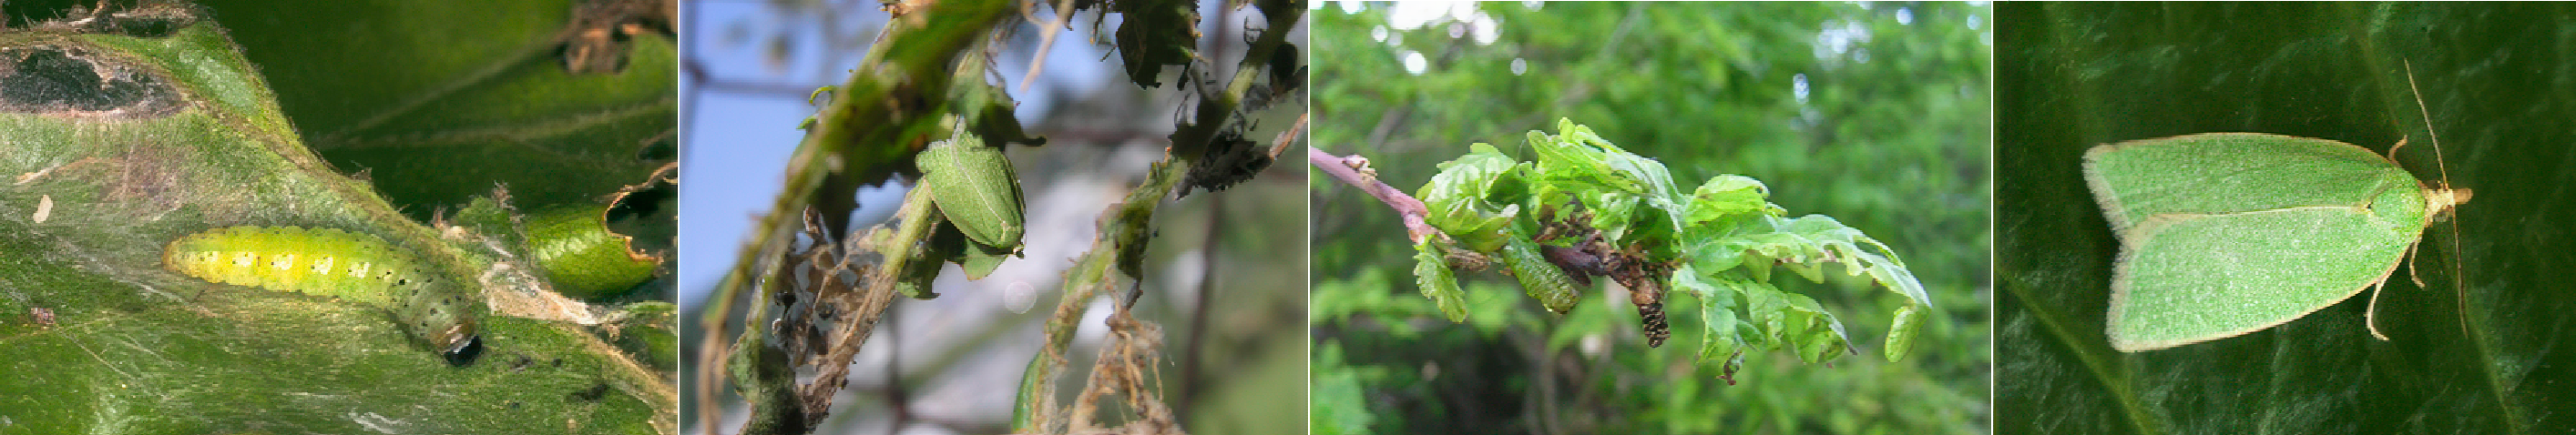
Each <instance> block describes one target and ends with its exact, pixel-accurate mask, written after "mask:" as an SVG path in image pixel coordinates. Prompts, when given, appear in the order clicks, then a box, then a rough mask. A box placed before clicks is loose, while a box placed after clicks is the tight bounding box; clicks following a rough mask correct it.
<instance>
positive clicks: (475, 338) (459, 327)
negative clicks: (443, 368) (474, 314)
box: [433, 320, 483, 367]
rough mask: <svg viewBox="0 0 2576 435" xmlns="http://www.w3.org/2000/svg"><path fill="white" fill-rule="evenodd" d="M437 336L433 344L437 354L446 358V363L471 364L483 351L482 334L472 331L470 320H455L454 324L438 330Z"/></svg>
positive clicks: (461, 365)
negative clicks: (443, 329)
mask: <svg viewBox="0 0 2576 435" xmlns="http://www.w3.org/2000/svg"><path fill="white" fill-rule="evenodd" d="M437 337H438V338H437V339H436V340H437V341H436V342H435V343H433V344H435V345H436V346H437V349H438V355H439V356H441V357H446V358H447V363H448V364H451V365H455V366H458V367H463V366H466V365H471V364H474V357H475V356H477V355H481V354H482V353H483V336H482V335H480V334H476V333H475V332H474V322H473V321H471V320H468V321H464V322H457V324H456V326H454V327H450V328H447V330H445V331H440V332H439V333H438V334H437Z"/></svg>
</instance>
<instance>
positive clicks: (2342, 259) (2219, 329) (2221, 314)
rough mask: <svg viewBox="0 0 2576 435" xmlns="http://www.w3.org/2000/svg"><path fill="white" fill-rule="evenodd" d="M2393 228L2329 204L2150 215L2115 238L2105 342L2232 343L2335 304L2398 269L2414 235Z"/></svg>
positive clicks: (2126, 346) (2142, 346)
mask: <svg viewBox="0 0 2576 435" xmlns="http://www.w3.org/2000/svg"><path fill="white" fill-rule="evenodd" d="M2356 215H2358V217H2360V218H2356V217H2357V216H2356ZM2396 224H2398V223H2397V222H2394V221H2392V220H2391V219H2390V218H2388V217H2382V216H2380V215H2374V214H2370V213H2369V212H2367V211H2366V210H2361V209H2358V208H2356V207H2332V206H2320V207H2296V208H2287V209H2279V210H2267V211H2258V212H2244V213H2229V214H2164V215H2156V216H2154V217H2151V218H2148V219H2147V220H2145V221H2144V222H2140V223H2139V224H2138V225H2137V226H2136V227H2134V228H2130V229H2129V231H2127V232H2126V234H2123V235H2122V237H2121V239H2122V243H2121V250H2120V259H2119V261H2118V263H2117V264H2115V265H2114V266H2113V270H2112V278H2111V309H2110V313H2109V316H2108V319H2107V323H2108V329H2109V335H2110V338H2111V346H2112V347H2113V348H2117V349H2119V350H2121V351H2125V352H2136V351H2143V350H2154V349H2163V348H2167V347H2173V346H2180V345H2184V344H2191V343H2198V342H2202V341H2209V340H2215V339H2220V338H2227V337H2234V336H2238V335H2244V334H2245V333H2249V332H2254V331H2259V330H2263V329H2266V328H2271V327H2273V326H2275V325H2280V324H2282V323H2285V322H2289V321H2291V320H2295V319H2298V318H2300V317H2304V316H2306V315H2308V313H2312V312H2315V311H2317V310H2319V309H2323V308H2325V307H2326V306H2330V305H2334V304H2335V303H2337V302H2341V301H2343V300H2344V299H2346V298H2350V297H2352V296H2353V295H2355V294H2359V293H2360V292H2361V290H2362V288H2364V287H2366V286H2369V285H2371V284H2373V283H2377V282H2379V281H2381V280H2383V279H2386V278H2387V277H2388V275H2389V273H2390V272H2393V271H2395V270H2396V268H2397V264H2398V262H2399V260H2400V259H2401V258H2402V257H2403V256H2404V255H2405V253H2406V248H2407V246H2408V244H2409V242H2412V241H2413V240H2414V237H2415V234H2417V233H2419V232H2420V228H2418V229H2417V230H2416V231H2411V232H2410V231H2406V230H2404V229H2402V228H2401V227H2400V226H2398V225H2396ZM2405 224H2408V225H2411V224H2412V223H2411V222H2407V223H2405ZM2356 264H2366V265H2372V266H2374V267H2353V266H2351V265H2356Z"/></svg>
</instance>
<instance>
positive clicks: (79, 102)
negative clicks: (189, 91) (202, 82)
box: [0, 45, 180, 118]
mask: <svg viewBox="0 0 2576 435" xmlns="http://www.w3.org/2000/svg"><path fill="white" fill-rule="evenodd" d="M179 106H180V104H179V92H178V90H176V89H173V88H171V87H170V85H169V84H167V83H163V82H162V80H161V78H160V77H159V76H156V75H153V74H151V73H147V72H144V71H141V70H140V69H138V68H134V67H131V66H127V65H120V64H113V63H108V62H105V61H102V60H100V59H97V58H96V57H95V56H92V55H91V54H90V53H89V52H88V51H87V50H84V49H80V48H73V47H58V46H48V45H38V46H26V47H11V48H5V49H0V112H11V113H39V114H52V115H63V116H73V117H100V118H151V117H159V116H162V115H167V114H169V113H171V112H173V109H176V108H178V107H179Z"/></svg>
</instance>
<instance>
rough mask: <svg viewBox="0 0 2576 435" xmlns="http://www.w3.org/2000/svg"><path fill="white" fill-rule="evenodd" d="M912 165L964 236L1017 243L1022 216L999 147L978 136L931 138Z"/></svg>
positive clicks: (1014, 180)
mask: <svg viewBox="0 0 2576 435" xmlns="http://www.w3.org/2000/svg"><path fill="white" fill-rule="evenodd" d="M914 163H915V164H916V165H918V167H919V168H920V169H921V177H922V183H921V184H922V188H926V189H930V201H931V203H932V204H935V205H937V206H938V207H939V213H940V214H941V215H944V216H946V217H947V218H948V222H950V223H952V224H955V225H956V226H957V229H958V230H959V231H962V232H965V233H966V238H968V239H973V240H974V241H975V243H979V244H983V245H985V246H992V247H997V248H1002V249H1005V250H1016V248H1018V247H1019V246H1020V235H1021V233H1022V232H1023V230H1024V228H1022V225H1023V224H1024V223H1025V222H1026V220H1027V218H1026V216H1024V215H1023V214H1022V213H1023V211H1022V208H1021V207H1022V204H1021V198H1020V180H1019V178H1018V177H1016V176H1014V175H1013V172H1012V170H1011V159H1009V158H1006V157H1004V156H1003V155H1002V148H1001V147H993V146H985V145H984V141H983V140H982V139H979V138H976V137H975V136H974V135H971V134H963V133H961V134H958V135H957V136H956V137H955V138H951V139H949V140H944V141H938V142H932V143H931V144H930V147H928V148H925V149H923V150H921V154H920V155H919V156H918V157H915V158H914Z"/></svg>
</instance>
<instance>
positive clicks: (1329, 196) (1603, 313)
mask: <svg viewBox="0 0 2576 435" xmlns="http://www.w3.org/2000/svg"><path fill="white" fill-rule="evenodd" d="M1312 19H1314V20H1315V21H1316V26H1317V28H1318V29H1323V30H1322V31H1319V32H1318V33H1317V34H1316V39H1315V41H1316V43H1315V47H1314V48H1313V49H1312V51H1313V52H1314V53H1315V59H1317V62H1316V65H1315V75H1314V84H1315V92H1316V94H1315V96H1314V102H1315V104H1316V107H1315V110H1314V113H1315V115H1316V121H1315V122H1316V127H1315V132H1314V134H1315V136H1314V137H1315V139H1316V140H1315V146H1317V147H1320V148H1321V149H1323V150H1326V151H1328V152H1332V153H1334V154H1337V155H1349V154H1353V153H1357V154H1360V155H1363V156H1366V157H1368V158H1369V159H1370V161H1371V164H1372V165H1373V166H1374V167H1375V168H1376V170H1377V171H1378V175H1379V177H1380V178H1381V179H1383V180H1386V182H1387V183H1388V184H1391V185H1394V186H1396V187H1398V188H1402V189H1406V190H1408V191H1411V190H1413V189H1416V188H1418V187H1420V186H1421V185H1422V183H1423V182H1425V181H1427V180H1429V179H1430V177H1431V176H1432V174H1434V173H1436V172H1437V168H1436V167H1435V166H1434V165H1436V164H1437V163H1439V162H1442V161H1446V160H1449V159H1452V158H1456V157H1457V156H1458V155H1460V154H1464V153H1465V152H1466V150H1467V144H1469V143H1472V142H1487V143H1493V144H1495V145H1497V146H1498V147H1500V148H1501V149H1502V150H1503V151H1504V152H1505V153H1510V154H1514V155H1517V156H1519V157H1521V158H1524V159H1526V158H1529V156H1528V153H1529V151H1528V148H1527V146H1526V145H1524V144H1523V143H1522V139H1521V138H1522V135H1523V133H1525V132H1527V131H1530V130H1535V129H1542V128H1545V127H1547V126H1548V125H1550V124H1551V123H1553V122H1555V120H1556V119H1557V118H1559V117H1564V118H1571V119H1573V120H1574V121H1575V122H1578V123H1583V124H1586V125H1590V126H1591V127H1592V128H1594V129H1596V130H1597V131H1599V132H1601V134H1602V136H1604V137H1606V138H1607V139H1609V140H1610V141H1612V142H1614V143H1617V144H1619V145H1620V146H1621V147H1623V148H1627V149H1628V150H1630V151H1633V152H1636V153H1638V154H1640V155H1645V156H1648V157H1653V158H1656V159H1659V160H1661V161H1663V162H1664V164H1665V165H1667V166H1669V167H1671V168H1672V171H1673V175H1674V178H1675V179H1676V182H1679V183H1685V184H1693V185H1695V184H1698V183H1700V182H1702V181H1705V180H1707V179H1708V178H1709V177H1712V176H1715V175H1718V174H1727V173H1732V174H1741V175H1747V176H1752V177H1755V178H1758V179H1761V180H1762V181H1763V182H1765V183H1767V184H1769V185H1770V186H1771V188H1772V191H1773V192H1772V193H1773V197H1772V201H1773V202H1776V203H1778V204H1780V205H1781V206H1783V207H1785V208H1787V209H1788V210H1789V212H1790V213H1791V214H1793V215H1803V214H1809V213H1820V214H1826V215H1830V216H1833V217H1834V218H1836V219H1839V220H1841V221H1842V222H1843V223H1845V224H1848V225H1851V226H1852V227H1854V228H1858V229H1860V230H1862V231H1865V232H1867V233H1869V234H1870V235H1871V236H1873V237H1877V238H1879V239H1880V240H1883V241H1885V242H1886V243H1887V244H1888V245H1890V246H1891V247H1892V248H1894V249H1895V250H1896V252H1897V253H1898V254H1899V255H1901V256H1903V258H1904V260H1905V261H1906V263H1907V265H1908V266H1909V267H1910V268H1911V269H1912V270H1913V271H1914V273H1915V274H1917V275H1918V276H1919V277H1920V278H1921V279H1922V280H1923V284H1924V285H1925V287H1927V288H1928V289H1929V290H1930V291H1931V295H1932V298H1933V302H1934V303H1935V309H1934V310H1932V311H1931V312H1929V313H1927V314H1929V316H1930V317H1929V318H1927V322H1926V325H1925V329H1924V330H1923V335H1922V336H1921V337H1919V338H1917V342H1916V343H1915V349H1914V351H1913V353H1912V355H1911V356H1910V357H1908V358H1907V359H1906V360H1904V361H1899V362H1895V363H1889V362H1886V361H1885V360H1883V359H1880V358H1876V357H1874V355H1875V354H1876V352H1877V351H1878V350H1877V349H1874V348H1873V347H1874V346H1872V345H1874V344H1876V343H1878V340H1879V339H1880V338H1883V335H1884V334H1885V333H1886V331H1887V328H1888V324H1889V322H1890V321H1891V320H1892V319H1890V318H1889V314H1888V313H1891V312H1893V310H1894V309H1895V308H1896V306H1897V305H1898V304H1901V303H1902V302H1901V298H1889V297H1885V294H1884V293H1883V290H1880V289H1874V288H1870V287H1867V286H1866V281H1860V280H1836V281H1834V282H1830V283H1827V284H1823V285H1816V284H1814V283H1808V282H1805V281H1804V280H1798V279H1780V280H1776V281H1775V282H1777V283H1779V284H1781V285H1783V286H1784V288H1787V289H1790V290H1793V291H1797V292H1800V293H1804V294H1808V295H1811V296H1813V297H1815V298H1816V299H1817V300H1818V301H1819V302H1822V303H1823V304H1824V305H1825V307H1826V308H1827V309H1829V310H1832V311H1833V312H1835V313H1837V314H1838V316H1839V317H1840V318H1841V320H1842V321H1843V322H1844V324H1845V327H1846V328H1847V330H1848V331H1850V332H1851V333H1852V334H1854V336H1853V341H1854V342H1855V343H1858V344H1861V345H1862V346H1863V349H1861V353H1862V354H1863V355H1868V356H1872V357H1864V358H1843V359H1840V360H1838V361H1836V362H1835V363H1833V364H1828V365H1817V366H1808V365H1802V364H1799V363H1798V361H1797V359H1796V358H1795V357H1793V356H1791V355H1789V354H1788V353H1785V352H1777V353H1765V354H1758V355H1750V356H1749V357H1750V358H1751V359H1750V360H1748V361H1747V363H1746V371H1745V372H1741V373H1738V374H1736V377H1735V379H1737V380H1738V381H1739V382H1740V384H1739V385H1733V386H1729V385H1727V384H1726V383H1724V382H1722V381H1720V380H1719V379H1717V375H1718V374H1719V373H1717V372H1715V371H1714V370H1713V369H1700V368H1698V365H1697V364H1694V362H1693V359H1694V358H1695V357H1696V355H1695V354H1694V353H1693V352H1694V350H1695V348H1696V342H1697V341H1698V340H1699V339H1700V337H1699V334H1698V333H1697V332H1696V331H1697V328H1696V327H1695V326H1683V325H1696V324H1697V322H1699V321H1700V320H1699V319H1698V318H1697V313H1696V311H1676V312H1674V313H1673V314H1674V315H1675V317H1674V318H1673V323H1674V324H1675V325H1676V327H1675V328H1674V330H1675V332H1676V334H1675V335H1676V336H1675V337H1674V339H1673V341H1672V342H1671V344H1668V345H1667V346H1664V347H1662V348H1647V347H1646V346H1645V342H1644V340H1643V338H1642V336H1641V334H1640V333H1639V332H1638V327H1637V324H1636V323H1635V321H1636V317H1635V314H1634V309H1633V308H1631V307H1630V306H1629V305H1628V303H1627V301H1626V299H1625V298H1624V297H1622V298H1615V299H1614V298H1608V297H1605V296H1604V295H1605V294H1607V293H1610V292H1608V291H1604V290H1600V289H1596V290H1595V291H1591V292H1588V293H1587V294H1586V296H1585V299H1586V300H1585V301H1584V302H1582V303H1581V305H1578V306H1576V308H1575V311H1574V312H1573V313H1570V314H1567V315H1565V316H1562V317H1559V316H1553V315H1549V314H1547V313H1546V312H1545V311H1543V310H1541V309H1540V308H1539V306H1538V304H1537V303H1536V302H1535V301H1531V300H1529V299H1528V298H1527V297H1525V296H1522V295H1521V292H1520V289H1519V288H1518V287H1517V285H1516V284H1514V283H1513V281H1512V280H1511V278H1509V277H1507V276H1504V275H1502V274H1500V273H1498V272H1492V271H1487V272H1476V273H1465V274H1462V275H1461V278H1462V280H1463V281H1465V287H1466V289H1467V293H1468V302H1469V310H1470V314H1469V321H1468V323H1466V324H1453V323H1450V322H1448V321H1447V320H1445V319H1442V318H1441V317H1440V315H1439V313H1438V311H1437V310H1436V308H1434V307H1433V306H1432V304H1431V302H1430V301H1429V300H1427V299H1425V298H1423V297H1422V296H1421V295H1419V294H1418V293H1417V290H1416V289H1415V288H1414V284H1413V282H1414V279H1413V277H1412V276H1410V273H1411V272H1410V269H1411V267H1412V266H1413V260H1412V259H1411V256H1412V253H1413V251H1412V249H1411V248H1412V247H1411V245H1410V244H1409V243H1407V242H1406V241H1405V237H1404V233H1403V228H1402V226H1401V225H1400V224H1398V223H1397V222H1396V220H1395V214H1394V213H1393V212H1391V211H1390V210H1389V209H1388V208H1387V207H1386V206H1385V205H1383V204H1380V203H1379V202H1377V201H1376V200H1375V199H1373V198H1370V197H1368V196H1367V195H1366V194H1364V193H1361V192H1359V191H1357V190H1355V189H1351V188H1349V187H1348V186H1345V185H1341V184H1340V183H1338V182H1335V181H1333V180H1332V179H1331V178H1330V177H1321V176H1310V179H1311V180H1314V183H1315V184H1314V186H1313V190H1312V191H1313V195H1314V196H1313V198H1312V200H1313V208H1314V211H1313V216H1314V220H1313V222H1312V225H1314V228H1313V229H1312V231H1313V233H1314V234H1315V235H1316V239H1315V241H1314V247H1313V250H1314V260H1313V270H1314V271H1315V275H1314V278H1313V287H1314V290H1313V293H1312V298H1313V306H1312V310H1311V316H1312V319H1313V323H1314V340H1315V351H1314V358H1315V363H1314V375H1313V380H1312V382H1313V384H1314V385H1313V388H1314V390H1313V391H1314V393H1313V394H1314V395H1315V399H1314V400H1315V403H1314V406H1313V412H1312V416H1311V418H1312V419H1313V421H1314V422H1313V425H1314V431H1315V433H1321V434H1338V433H1370V432H1375V433H1659V432H1660V433H1721V432H1723V433H1984V432H1985V431H1986V426H1985V425H1986V420H1987V416H1988V415H1989V414H1990V410H1989V408H1988V405H1987V397H1988V393H1987V391H1988V378H1989V376H1988V373H1989V367H1988V363H1989V361H1991V360H1990V359H1989V355H1991V354H1992V352H1991V351H1992V348H1991V343H1990V341H1989V339H1988V330H1989V326H1990V325H1991V322H1992V319H1991V317H1990V316H1989V314H1988V313H1989V312H1988V310H1987V306H1988V301H1990V300H1991V294H1990V293H1989V290H1990V284H1991V283H1990V282H1989V281H1988V280H1989V275H1988V274H1987V272H1986V271H1987V270H1988V267H1989V262H1988V258H1989V257H1988V250H1989V247H1990V244H1991V239H1990V236H1989V234H1990V233H1989V230H1988V214H1987V213H1988V204H1989V200H1988V199H1989V192H1990V191H1991V188H1992V187H1993V181H1992V180H1993V178H1992V177H1991V176H1990V175H1989V166H1988V164H1989V147H1988V144H1989V143H1990V142H1989V139H1990V137H1989V134H1990V129H1989V125H1990V124H1989V121H1988V120H1989V118H1988V113H1989V112H1990V106H1989V98H1988V96H1989V89H1990V88H1989V84H1988V83H1989V81H1988V76H1989V73H1990V69H1991V65H1992V64H1991V63H1990V62H1989V56H1990V54H1991V53H1992V52H1993V34H1992V32H1991V30H1989V28H1990V27H1991V26H1990V23H1992V22H1993V15H1992V10H1991V8H1990V6H1988V5H1987V4H1984V3H1858V4H1855V3H1763V4H1713V3H1693V4H1681V3H1579V4H1567V3H1545V4H1539V3H1477V4H1454V5H1453V4H1409V3H1399V4H1392V5H1389V4H1377V3H1370V4H1357V3H1336V4H1333V5H1329V6H1325V7H1324V8H1323V9H1322V10H1319V11H1317V13H1316V14H1315V15H1314V16H1313V18H1312ZM1310 172H1311V171H1310ZM1835 270H1839V268H1836V269H1835ZM1834 276H1837V277H1839V276H1840V275H1839V274H1836V275H1834ZM1605 285H1606V284H1605Z"/></svg>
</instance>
